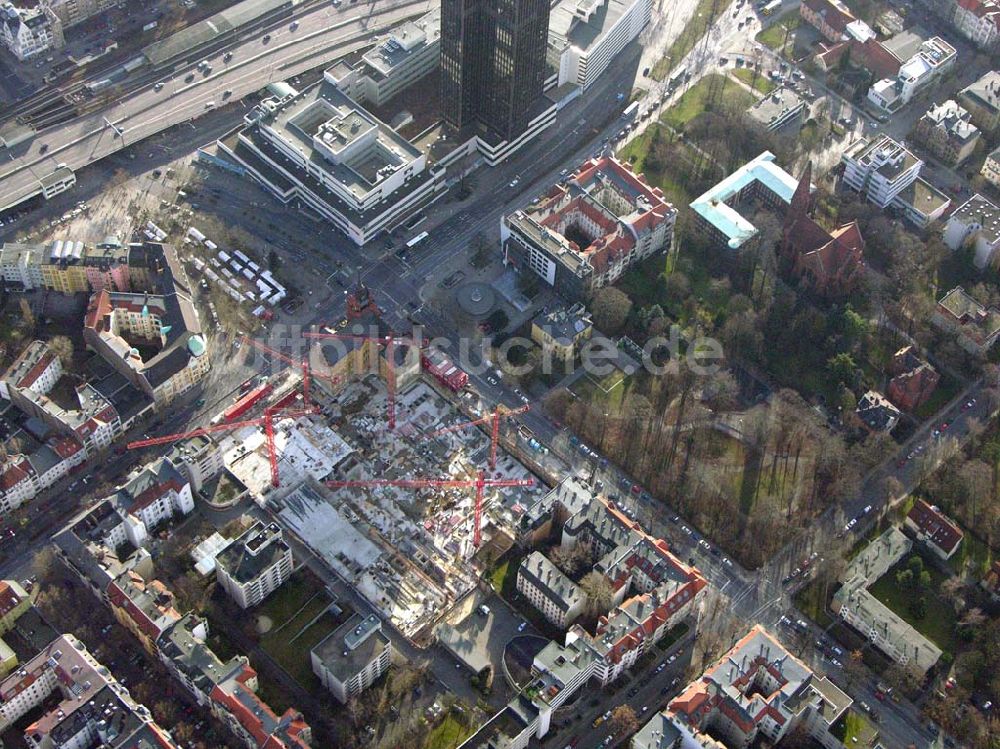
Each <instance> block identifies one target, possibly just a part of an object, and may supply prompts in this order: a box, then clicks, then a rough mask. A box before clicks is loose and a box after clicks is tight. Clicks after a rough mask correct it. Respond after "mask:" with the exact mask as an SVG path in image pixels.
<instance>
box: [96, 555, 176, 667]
mask: <svg viewBox="0 0 1000 749" xmlns="http://www.w3.org/2000/svg"><path fill="white" fill-rule="evenodd" d="M108 603H109V605H110V606H111V613H112V614H113V615H114V617H115V620H116V621H117V622H118V623H119V624H120V625H122V626H123V627H124V628H125V629H127V630H128V631H129V632H131V633H132V635H133V636H134V637H135V638H136V639H137V640H138V641H139V642H140V643H142V646H143V647H144V648H145V649H146V652H148V653H150V654H152V655H155V654H156V641H157V640H158V639H159V638H160V636H161V635H162V634H163V633H164V632H165V631H166V630H167V628H168V627H170V626H172V625H173V624H174V623H175V622H177V621H179V620H180V618H181V614H180V612H179V611H177V609H176V608H174V595H173V593H171V592H170V590H169V589H168V588H167V586H166V585H164V584H163V583H162V582H160V581H159V580H149V581H148V582H147V581H146V580H145V579H144V578H143V577H142V575H140V574H139V573H138V572H136V571H135V570H132V569H130V570H126V571H125V572H123V573H122V574H121V575H119V576H118V577H117V578H115V580H114V581H113V582H112V583H111V584H110V585H109V586H108Z"/></svg>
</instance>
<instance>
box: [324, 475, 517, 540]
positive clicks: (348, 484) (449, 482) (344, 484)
mask: <svg viewBox="0 0 1000 749" xmlns="http://www.w3.org/2000/svg"><path fill="white" fill-rule="evenodd" d="M534 484H535V481H534V479H530V478H527V479H503V478H501V479H488V478H486V474H485V473H484V472H483V471H479V473H477V474H476V478H474V479H367V480H363V481H327V482H326V485H327V486H329V487H330V488H331V489H342V488H352V489H358V488H364V487H374V486H398V487H401V488H403V489H429V488H433V487H439V488H442V489H456V488H464V487H469V486H474V487H476V505H475V511H474V513H473V520H472V523H473V525H472V545H473V546H475V547H476V548H477V549H478V548H479V545H480V544H481V543H482V540H483V537H482V527H481V525H482V519H483V493H484V491H485V489H486V487H487V486H491V487H492V486H495V487H502V486H534Z"/></svg>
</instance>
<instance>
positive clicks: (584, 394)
mask: <svg viewBox="0 0 1000 749" xmlns="http://www.w3.org/2000/svg"><path fill="white" fill-rule="evenodd" d="M631 381H632V378H631V377H628V376H626V375H625V374H624V373H623V372H621V371H620V370H617V369H616V370H615V371H614V372H611V373H610V374H607V375H605V376H604V377H601V378H599V379H597V380H595V379H594V377H593V375H587V376H586V377H583V378H581V379H579V380H577V381H576V383H574V384H573V392H574V393H576V395H577V397H578V398H580V399H581V400H584V401H588V402H590V403H594V404H600V405H603V406H604V407H606V408H609V409H612V410H616V409H618V408H619V407H620V406H621V402H622V400H624V398H625V394H626V393H627V392H628V389H629V387H630V386H631Z"/></svg>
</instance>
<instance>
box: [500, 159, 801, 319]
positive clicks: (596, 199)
mask: <svg viewBox="0 0 1000 749" xmlns="http://www.w3.org/2000/svg"><path fill="white" fill-rule="evenodd" d="M793 189H794V188H793ZM676 218H677V210H676V209H675V208H674V207H673V206H672V205H670V203H668V202H667V201H666V200H665V199H664V197H663V192H662V191H661V190H660V188H658V187H651V186H650V185H649V183H647V182H646V180H645V179H643V177H642V175H641V174H636V173H634V172H633V171H632V170H631V169H629V167H628V166H627V165H626V164H623V163H622V162H620V161H618V160H616V159H615V158H614V157H611V156H602V157H601V158H598V159H591V160H590V161H587V162H585V163H584V164H583V165H582V166H581V167H580V168H579V169H578V170H577V171H576V172H575V173H574V174H572V175H570V176H568V177H567V178H566V179H565V180H563V181H562V182H560V183H559V184H557V185H556V186H555V187H553V188H552V189H551V190H549V192H548V193H547V194H546V195H544V196H542V198H541V199H540V200H539V202H538V203H536V204H535V205H532V206H529V207H527V208H524V209H522V210H519V211H515V212H514V213H512V214H510V215H508V216H504V217H503V218H502V219H501V222H500V239H501V242H502V243H503V254H504V263H505V264H507V265H513V266H514V267H515V268H516V269H517V270H518V271H519V272H522V273H529V272H530V273H535V274H536V275H538V276H539V277H541V279H542V280H543V281H544V282H545V283H546V284H547V285H549V286H552V287H554V288H555V289H556V291H558V292H559V293H560V294H561V295H563V296H565V297H567V298H569V299H573V300H583V299H586V298H588V297H589V296H590V295H591V294H592V293H593V292H594V291H596V290H597V289H599V288H601V287H603V286H607V285H608V284H611V283H614V282H615V281H616V280H618V279H619V278H620V277H621V275H622V274H623V273H624V272H625V271H626V270H627V269H628V268H630V267H632V266H633V265H634V264H635V263H637V262H639V261H641V260H644V259H645V258H647V257H650V256H652V255H655V254H656V253H658V252H665V251H668V250H669V249H670V247H671V246H672V244H673V238H674V222H675V220H676Z"/></svg>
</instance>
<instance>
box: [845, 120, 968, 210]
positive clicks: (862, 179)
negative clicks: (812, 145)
mask: <svg viewBox="0 0 1000 749" xmlns="http://www.w3.org/2000/svg"><path fill="white" fill-rule="evenodd" d="M841 163H842V164H843V165H844V176H843V180H844V184H846V185H847V186H848V187H850V188H851V189H852V190H855V191H856V192H859V193H861V194H862V195H864V197H865V198H866V199H867V200H868V201H869V202H872V203H874V204H875V205H877V206H878V207H879V208H883V209H885V208H890V207H891V208H893V209H895V210H898V211H899V212H900V213H902V215H903V217H904V218H906V219H907V220H908V221H910V222H911V223H913V224H914V225H915V226H917V227H918V228H920V229H925V228H927V226H929V225H930V224H931V223H932V222H934V221H936V220H937V219H939V218H941V216H942V215H944V212H945V210H946V209H947V208H948V206H949V205H950V204H951V200H950V198H948V197H947V196H946V195H944V194H943V193H942V192H941V191H940V190H938V189H936V188H935V187H933V186H932V185H931V184H930V183H928V182H926V181H925V180H924V179H922V178H921V177H920V170H921V169H922V168H923V165H924V162H923V161H922V160H920V159H918V158H917V157H916V156H914V155H913V154H912V153H911V152H910V150H909V149H907V148H906V146H904V145H903V144H901V143H898V142H897V141H895V140H893V139H892V138H890V137H889V136H888V135H882V136H879V137H878V138H876V139H874V140H868V139H867V138H860V139H859V140H857V141H855V142H854V143H852V144H851V145H850V146H848V147H847V149H846V150H845V151H844V153H843V155H842V156H841Z"/></svg>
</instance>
